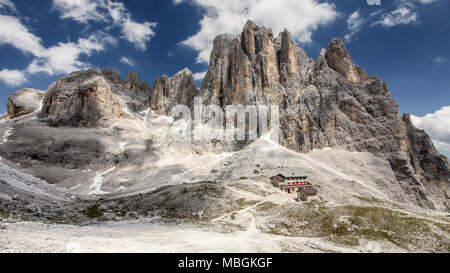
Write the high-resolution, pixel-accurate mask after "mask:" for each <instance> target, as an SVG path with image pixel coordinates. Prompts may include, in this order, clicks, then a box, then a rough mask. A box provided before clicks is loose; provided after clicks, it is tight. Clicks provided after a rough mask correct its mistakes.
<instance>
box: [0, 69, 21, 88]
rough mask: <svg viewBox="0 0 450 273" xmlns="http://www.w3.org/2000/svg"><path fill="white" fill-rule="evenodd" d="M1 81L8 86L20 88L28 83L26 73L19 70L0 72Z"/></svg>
mask: <svg viewBox="0 0 450 273" xmlns="http://www.w3.org/2000/svg"><path fill="white" fill-rule="evenodd" d="M0 80H1V81H3V82H5V83H6V84H7V85H8V86H11V87H15V86H19V85H21V84H23V83H25V82H26V81H27V77H26V76H25V73H23V72H22V71H19V70H8V69H3V70H2V71H0Z"/></svg>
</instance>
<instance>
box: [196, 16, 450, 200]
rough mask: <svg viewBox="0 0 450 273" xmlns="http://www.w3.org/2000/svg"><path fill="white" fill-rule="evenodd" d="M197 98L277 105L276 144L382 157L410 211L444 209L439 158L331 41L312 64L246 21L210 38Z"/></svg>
mask: <svg viewBox="0 0 450 273" xmlns="http://www.w3.org/2000/svg"><path fill="white" fill-rule="evenodd" d="M200 95H201V96H202V97H203V100H204V102H205V104H218V105H220V106H221V107H223V108H224V107H225V106H226V105H230V104H231V105H236V104H244V105H249V104H250V105H251V104H255V105H258V104H265V105H271V104H275V105H280V108H281V113H280V118H281V136H280V139H281V143H282V145H283V146H285V147H287V148H289V149H292V150H295V151H299V152H303V153H307V152H309V151H312V150H314V149H323V148H337V149H343V150H348V151H358V152H369V153H372V154H374V155H377V156H380V157H383V158H386V159H388V161H389V163H390V165H391V167H392V170H393V171H394V173H395V175H396V178H397V182H398V183H399V184H400V185H401V188H402V190H403V191H404V193H405V194H407V195H409V196H410V198H411V199H415V200H416V202H417V204H418V205H420V206H422V207H428V208H434V207H435V205H437V206H438V207H440V208H444V207H445V206H442V205H443V204H444V203H445V204H446V206H448V205H449V203H448V201H447V200H448V199H447V197H448V196H449V190H450V188H449V185H450V184H449V171H448V162H447V158H446V157H444V156H442V155H440V154H439V153H438V152H437V151H436V149H435V147H434V146H433V143H432V142H431V140H430V138H429V137H428V135H427V134H426V133H425V132H423V131H420V130H418V129H416V128H414V126H413V125H412V123H411V121H410V119H409V117H408V116H407V115H405V116H403V117H402V116H401V115H400V113H399V110H398V105H397V103H396V102H395V101H394V99H393V98H392V96H391V94H390V92H389V89H388V86H387V84H386V83H385V82H383V81H382V80H381V79H380V78H379V77H370V76H369V75H367V73H366V72H364V70H363V69H362V68H361V67H359V66H357V65H355V64H354V62H353V61H352V59H351V57H350V54H349V52H348V51H347V49H346V47H345V44H344V43H343V42H342V41H341V40H339V39H333V40H332V41H331V42H330V44H329V45H328V50H325V49H323V50H322V51H321V53H320V55H319V57H318V59H317V61H314V60H313V59H312V58H310V57H308V56H307V55H306V53H305V52H304V50H303V49H301V48H299V47H298V46H297V45H296V44H295V42H294V41H293V40H292V37H291V35H290V33H289V32H288V31H287V30H285V31H283V32H282V33H280V34H279V35H278V36H277V37H274V35H273V34H272V31H271V30H270V29H267V28H264V27H259V26H257V25H255V24H253V23H252V22H251V21H248V22H247V24H246V25H245V27H244V30H243V32H242V34H241V35H239V36H233V35H221V36H219V37H217V38H216V39H215V41H214V47H213V50H212V53H211V59H210V65H209V68H208V72H207V73H206V76H205V78H204V80H203V83H202V87H201V89H200ZM430 196H433V199H434V198H437V199H438V200H440V201H438V203H439V204H433V202H432V201H430V199H429V197H430Z"/></svg>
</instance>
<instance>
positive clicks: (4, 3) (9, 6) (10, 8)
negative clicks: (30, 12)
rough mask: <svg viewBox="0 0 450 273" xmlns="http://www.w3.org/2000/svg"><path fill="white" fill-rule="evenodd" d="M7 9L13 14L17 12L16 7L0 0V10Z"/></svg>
mask: <svg viewBox="0 0 450 273" xmlns="http://www.w3.org/2000/svg"><path fill="white" fill-rule="evenodd" d="M4 8H7V9H9V10H11V11H13V12H17V10H16V6H15V5H14V4H13V2H11V1H9V0H0V9H4Z"/></svg>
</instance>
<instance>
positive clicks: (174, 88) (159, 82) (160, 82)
mask: <svg viewBox="0 0 450 273" xmlns="http://www.w3.org/2000/svg"><path fill="white" fill-rule="evenodd" d="M197 92H198V90H197V87H196V86H195V83H194V78H193V76H192V72H191V71H190V70H189V69H184V70H182V71H180V72H178V73H177V74H176V75H175V76H173V77H172V78H169V77H167V76H162V77H159V78H158V79H156V80H155V85H154V87H153V94H152V96H151V98H150V107H151V109H152V110H154V111H155V112H156V113H158V114H166V115H169V114H170V112H171V110H172V108H173V107H174V106H175V105H178V104H182V105H187V106H192V103H193V101H194V97H195V96H196V95H197Z"/></svg>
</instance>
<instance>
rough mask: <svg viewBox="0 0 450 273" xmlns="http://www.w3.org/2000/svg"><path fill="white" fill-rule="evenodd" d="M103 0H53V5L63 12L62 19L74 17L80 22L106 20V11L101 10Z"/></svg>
mask: <svg viewBox="0 0 450 273" xmlns="http://www.w3.org/2000/svg"><path fill="white" fill-rule="evenodd" d="M102 5H103V1H102V0H53V6H54V8H55V9H56V10H58V11H59V12H60V13H61V16H60V17H61V19H69V18H70V19H73V20H75V21H77V22H80V23H87V22H88V21H106V20H107V19H106V16H105V14H104V13H102V12H99V9H100V8H101V7H102Z"/></svg>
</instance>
